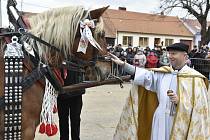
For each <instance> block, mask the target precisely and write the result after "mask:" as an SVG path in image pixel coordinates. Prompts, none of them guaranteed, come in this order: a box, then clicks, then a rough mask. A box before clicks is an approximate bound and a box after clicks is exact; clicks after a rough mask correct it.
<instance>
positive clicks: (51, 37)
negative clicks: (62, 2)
mask: <svg viewBox="0 0 210 140" xmlns="http://www.w3.org/2000/svg"><path fill="white" fill-rule="evenodd" d="M88 13H89V12H86V13H85V9H84V7H82V6H76V7H75V6H74V7H73V6H71V7H63V8H55V9H51V10H49V11H46V12H43V13H40V14H37V15H35V16H32V17H30V18H29V23H30V26H31V28H30V30H29V32H31V33H32V34H34V35H35V36H38V37H40V38H41V39H42V40H45V41H46V42H48V43H50V44H52V45H53V46H55V47H57V48H59V49H60V50H62V51H63V52H64V57H66V56H69V55H71V49H72V48H73V43H74V39H75V35H76V33H77V28H78V27H79V23H80V21H81V20H83V19H85V18H87V16H88ZM102 30H103V22H102V19H101V18H100V22H99V23H98V24H97V26H96V29H95V32H94V36H96V37H97V33H98V32H101V31H102ZM29 43H30V44H33V40H32V39H30V40H29ZM37 46H38V49H37V48H36V49H37V51H38V52H39V55H40V57H42V58H43V57H44V58H45V59H47V60H49V59H53V61H55V60H57V59H58V58H59V55H61V54H59V53H55V55H54V58H49V57H50V56H49V51H50V50H49V47H47V46H43V44H41V43H39V42H37ZM47 54H48V55H47ZM51 57H52V56H51Z"/></svg>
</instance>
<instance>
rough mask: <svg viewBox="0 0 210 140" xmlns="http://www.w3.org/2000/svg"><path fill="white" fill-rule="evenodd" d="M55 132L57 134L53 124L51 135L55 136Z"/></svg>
mask: <svg viewBox="0 0 210 140" xmlns="http://www.w3.org/2000/svg"><path fill="white" fill-rule="evenodd" d="M57 132H58V128H57V126H56V125H55V124H54V125H53V124H52V135H55V134H57Z"/></svg>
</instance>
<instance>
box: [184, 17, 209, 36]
mask: <svg viewBox="0 0 210 140" xmlns="http://www.w3.org/2000/svg"><path fill="white" fill-rule="evenodd" d="M181 20H182V21H183V22H184V23H186V24H187V26H189V27H190V29H191V30H193V32H195V33H200V31H201V25H200V23H199V22H198V20H197V19H184V18H182V19H181ZM209 25H210V22H209V21H208V22H207V26H209Z"/></svg>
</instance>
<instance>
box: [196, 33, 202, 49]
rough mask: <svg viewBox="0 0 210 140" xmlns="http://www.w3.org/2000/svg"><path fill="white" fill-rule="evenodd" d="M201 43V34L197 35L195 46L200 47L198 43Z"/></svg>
mask: <svg viewBox="0 0 210 140" xmlns="http://www.w3.org/2000/svg"><path fill="white" fill-rule="evenodd" d="M199 41H201V35H200V34H196V35H195V45H197V46H198V42H199Z"/></svg>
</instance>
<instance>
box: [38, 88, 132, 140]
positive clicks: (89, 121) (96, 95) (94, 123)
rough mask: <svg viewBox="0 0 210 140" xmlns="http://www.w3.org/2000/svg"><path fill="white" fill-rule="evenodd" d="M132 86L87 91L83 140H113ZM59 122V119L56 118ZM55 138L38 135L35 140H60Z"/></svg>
mask: <svg viewBox="0 0 210 140" xmlns="http://www.w3.org/2000/svg"><path fill="white" fill-rule="evenodd" d="M129 89H130V84H124V88H123V89H121V88H120V86H119V85H104V86H100V87H94V88H90V89H87V92H86V94H85V95H84V96H83V109H82V116H81V117H82V121H81V140H112V137H113V134H114V131H115V127H116V125H117V122H118V120H119V117H120V114H121V111H122V108H123V105H124V103H125V99H126V97H127V96H128V93H129ZM56 121H57V122H58V118H57V117H56ZM58 139H59V134H57V135H56V136H53V137H47V136H45V135H40V134H38V133H37V134H36V138H35V140H58Z"/></svg>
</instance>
